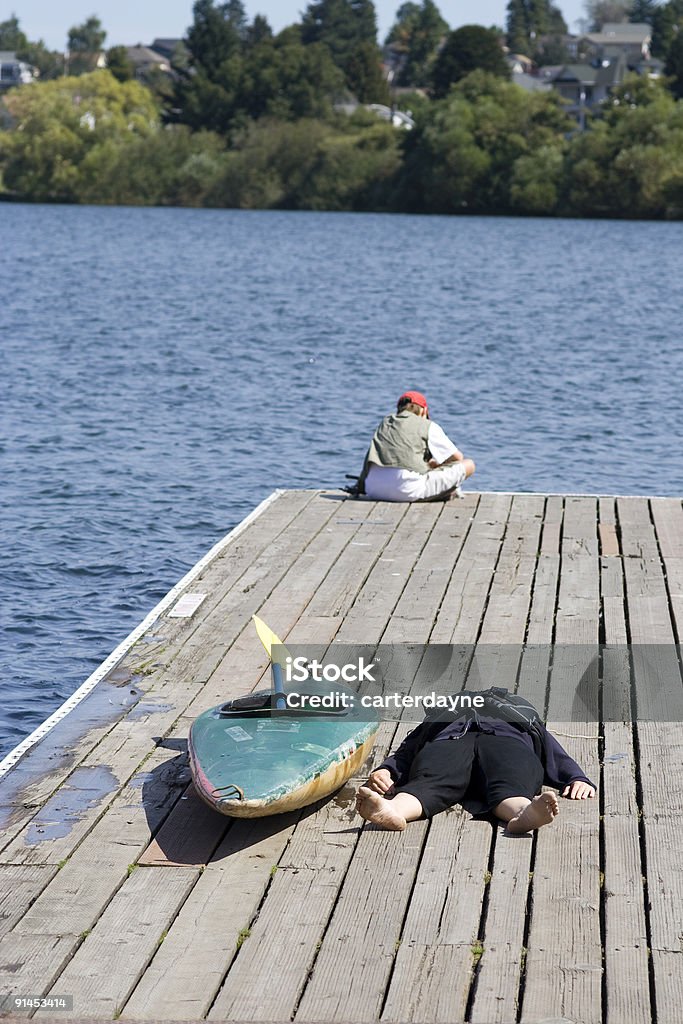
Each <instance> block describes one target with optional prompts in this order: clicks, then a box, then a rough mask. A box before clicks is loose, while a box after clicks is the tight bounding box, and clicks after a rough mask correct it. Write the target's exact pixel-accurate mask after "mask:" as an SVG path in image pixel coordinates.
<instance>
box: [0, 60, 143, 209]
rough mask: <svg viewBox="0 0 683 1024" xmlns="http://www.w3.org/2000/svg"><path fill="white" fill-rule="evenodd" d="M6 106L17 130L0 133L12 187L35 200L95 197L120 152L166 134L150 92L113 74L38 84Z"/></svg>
mask: <svg viewBox="0 0 683 1024" xmlns="http://www.w3.org/2000/svg"><path fill="white" fill-rule="evenodd" d="M4 102H5V106H6V108H7V109H8V111H9V114H10V117H11V118H12V121H13V126H14V127H13V130H11V131H7V132H2V133H0V164H2V167H3V181H4V185H5V188H7V189H9V190H10V191H13V192H15V193H16V194H18V195H20V196H25V197H27V198H30V199H33V200H39V201H41V200H55V199H56V200H60V201H64V202H77V201H79V200H81V199H82V198H84V197H86V196H92V195H93V194H94V193H95V192H96V191H97V188H98V187H99V186H98V181H99V175H100V174H101V173H102V168H103V166H104V165H106V163H107V161H108V160H109V159H110V157H111V155H112V154H113V153H115V152H117V151H118V149H119V148H120V147H121V146H126V145H128V144H130V143H132V142H134V140H135V139H136V138H139V137H146V136H149V135H151V134H153V133H155V132H158V131H159V130H160V126H159V115H158V108H157V105H156V103H155V101H154V98H153V97H152V94H151V93H150V91H149V90H148V89H145V87H144V86H142V85H140V84H139V83H138V82H124V83H121V82H117V81H116V79H115V78H114V77H113V75H110V74H109V73H108V72H107V71H97V72H93V73H91V74H86V75H81V76H80V77H78V78H74V77H69V78H60V79H56V80H54V81H51V82H38V83H36V84H35V85H33V86H31V88H30V89H15V90H13V91H12V92H11V94H9V95H8V96H6V97H5V99H4Z"/></svg>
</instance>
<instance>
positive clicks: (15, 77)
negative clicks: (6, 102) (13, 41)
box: [0, 50, 37, 89]
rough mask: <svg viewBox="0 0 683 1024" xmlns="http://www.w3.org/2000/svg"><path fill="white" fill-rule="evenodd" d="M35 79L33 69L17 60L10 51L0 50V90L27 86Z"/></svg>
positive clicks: (14, 54)
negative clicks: (15, 86) (14, 86)
mask: <svg viewBox="0 0 683 1024" xmlns="http://www.w3.org/2000/svg"><path fill="white" fill-rule="evenodd" d="M36 77H37V74H36V70H35V68H32V67H31V65H30V64H26V63H25V62H24V61H23V60H19V58H18V57H17V55H16V53H14V51H12V50H0V89H9V88H10V87H11V86H13V85H27V84H28V83H29V82H33V81H34V79H35V78H36Z"/></svg>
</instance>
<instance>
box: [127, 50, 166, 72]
mask: <svg viewBox="0 0 683 1024" xmlns="http://www.w3.org/2000/svg"><path fill="white" fill-rule="evenodd" d="M126 57H127V58H128V60H129V61H130V63H131V64H132V65H133V67H134V68H135V77H136V78H147V76H148V75H149V74H150V72H154V71H161V72H163V73H164V74H170V73H171V61H170V58H168V57H166V56H165V54H163V53H161V52H160V51H159V50H155V49H153V48H152V47H150V46H142V44H141V43H138V45H137V46H127V47H126Z"/></svg>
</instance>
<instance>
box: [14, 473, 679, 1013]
mask: <svg viewBox="0 0 683 1024" xmlns="http://www.w3.org/2000/svg"><path fill="white" fill-rule="evenodd" d="M187 589H188V593H189V594H201V595H205V597H204V598H203V600H201V603H198V602H199V598H197V599H196V600H195V601H194V602H193V601H192V600H190V601H189V602H187V601H186V605H188V607H189V610H190V612H191V613H190V614H187V615H185V616H183V615H175V614H173V612H174V608H175V609H176V611H177V610H178V609H177V606H173V607H172V608H171V609H169V611H167V612H164V613H163V614H162V615H161V616H160V617H159V618H158V619H157V621H156V622H154V623H153V624H152V625H150V627H149V628H148V629H147V631H146V633H145V634H144V635H143V636H142V637H141V638H139V639H138V641H137V642H136V643H135V644H134V646H132V648H131V649H130V650H129V651H128V653H127V654H125V656H124V657H123V659H122V660H121V662H120V664H119V665H118V666H116V668H114V669H113V670H112V671H111V672H110V673H109V675H108V676H107V678H106V679H105V680H103V682H101V683H100V684H99V685H98V686H97V687H96V688H95V690H94V691H93V692H92V694H91V695H90V696H89V697H87V698H86V699H85V700H84V701H83V702H82V703H81V704H80V705H79V707H78V708H77V709H76V710H75V711H74V712H72V713H71V714H70V715H68V716H67V717H66V718H65V720H64V721H63V722H62V723H60V724H59V725H57V726H56V727H55V728H54V729H53V730H52V731H51V732H50V733H48V735H47V736H46V737H45V738H44V739H42V740H41V742H40V743H38V744H37V745H36V746H35V747H34V748H33V749H32V750H31V751H30V752H29V753H27V754H26V755H25V756H24V757H23V758H22V759H21V760H20V761H19V762H18V764H17V765H16V766H15V767H13V768H12V769H11V770H10V771H9V772H8V773H7V775H6V776H5V777H4V779H3V780H2V782H0V821H1V822H2V826H3V833H2V842H1V850H0V993H2V994H4V995H9V994H12V995H16V996H20V997H21V996H23V997H29V996H31V997H36V996H47V997H63V996H72V997H73V1009H72V1010H68V1011H62V1012H53V1011H51V1010H49V1009H46V1010H41V1011H38V1012H37V1014H36V1016H38V1017H48V1018H50V1019H55V1020H72V1021H75V1020H82V1019H113V1018H121V1019H123V1020H157V1021H158V1020H173V1021H185V1020H198V1019H208V1020H224V1021H264V1022H265V1021H270V1022H286V1021H290V1020H294V1021H296V1022H329V1024H333V1022H335V1024H336V1022H339V1024H342V1022H344V1024H355V1022H370V1021H386V1022H399V1021H402V1022H409V1021H410V1022H425V1024H426V1022H435V1024H436V1022H438V1024H441V1022H443V1024H447V1022H450V1024H455V1022H463V1021H467V1022H472V1024H475V1022H476V1024H494V1022H496V1024H497V1022H504V1024H508V1022H509V1024H512V1022H517V1021H521V1022H529V1024H531V1022H541V1021H545V1022H549V1021H554V1022H557V1021H565V1022H570V1021H571V1022H581V1024H646V1022H647V1024H676V1022H680V1021H681V1019H683V1018H682V1016H681V1014H682V1012H683V1011H682V1010H681V1007H682V1006H683V970H682V966H683V867H682V863H683V862H682V861H681V857H680V849H679V844H680V834H681V814H682V812H683V807H682V806H681V804H682V802H683V784H682V783H681V768H682V766H683V758H682V751H683V727H682V726H681V724H680V723H681V721H682V720H683V715H680V714H679V716H678V717H676V714H678V712H680V710H681V707H680V703H681V693H683V686H682V685H681V671H680V660H679V649H678V647H677V644H678V643H679V641H680V639H681V635H682V634H683V508H682V506H681V502H680V501H679V500H675V499H663V498H662V499H656V498H653V499H646V498H631V497H626V498H616V499H615V498H612V497H604V498H603V497H600V498H596V497H583V496H564V497H563V496H545V495H540V494H515V495H511V494H474V493H467V494H466V495H465V496H464V498H462V499H461V500H456V501H452V502H450V503H448V504H443V505H442V504H424V505H392V504H380V503H373V502H365V501H353V500H351V499H347V498H345V497H344V496H343V495H341V494H340V493H338V492H319V491H287V492H283V493H280V494H279V495H278V496H277V498H276V500H274V501H272V502H270V503H269V504H268V505H267V507H266V508H264V510H263V511H262V512H261V514H260V515H258V516H257V517H256V518H254V519H253V520H252V521H251V522H250V523H249V525H248V527H247V528H246V529H245V530H243V531H242V532H241V533H239V535H238V536H236V537H235V538H234V539H233V540H232V541H231V542H230V543H228V544H226V545H225V546H223V547H222V548H221V550H220V551H219V552H218V553H217V554H216V556H215V557H214V558H212V559H210V560H209V561H208V562H207V564H206V565H204V567H203V568H202V570H201V572H200V573H199V574H198V575H197V576H196V578H195V579H194V580H193V581H192V583H191V584H190V585H189V587H188V588H187ZM197 604H198V607H196V610H194V611H193V612H192V607H193V605H197ZM180 611H182V606H181V609H180ZM253 613H258V614H259V615H260V616H262V617H263V618H264V619H265V620H266V621H267V622H268V623H269V624H270V625H271V626H272V627H273V628H274V629H275V630H276V631H277V632H278V633H279V634H280V635H281V636H282V637H283V638H285V639H287V640H289V641H291V642H299V643H326V642H331V641H345V642H349V643H361V642H362V643H368V644H376V643H379V642H382V643H385V644H386V643H394V642H402V641H411V642H416V643H427V642H433V643H437V642H438V643H453V644H463V645H466V644H478V645H509V650H511V651H516V652H517V655H516V656H513V657H512V658H510V659H509V663H508V664H507V667H506V668H505V667H499V669H498V670H497V678H498V680H499V681H500V679H501V675H500V673H501V671H503V672H508V673H509V683H510V685H511V686H512V687H514V685H515V679H516V676H517V672H518V669H519V668H520V664H519V662H520V660H521V662H522V665H521V668H522V674H523V678H524V680H525V689H524V692H525V693H527V695H528V696H530V697H531V698H532V699H533V700H534V701H535V702H536V703H537V704H538V705H541V706H543V705H544V704H546V713H547V717H548V721H549V724H550V726H551V728H553V727H555V728H556V729H557V731H558V732H561V733H562V736H561V737H560V738H561V742H562V743H563V744H564V745H565V746H566V747H567V749H568V750H569V751H570V753H572V755H573V756H574V757H575V758H576V759H577V760H578V761H579V762H580V763H581V764H582V765H583V766H584V767H585V770H586V772H587V773H588V775H589V776H591V777H592V778H593V779H594V780H596V781H597V782H599V785H600V791H599V800H595V801H589V802H582V803H570V802H569V801H566V800H565V801H562V802H561V804H562V806H561V814H560V817H559V819H558V820H557V822H556V823H555V824H553V825H552V826H549V827H547V828H545V829H543V830H541V832H540V833H538V834H537V836H536V837H535V838H533V839H532V838H522V839H510V838H506V837H505V836H504V835H503V834H502V831H501V830H500V829H495V828H493V827H492V825H491V824H489V823H488V822H485V821H474V820H471V819H470V817H469V815H468V814H466V813H464V812H463V811H461V810H460V809H459V808H455V809H453V810H452V811H449V812H447V813H445V814H441V815H438V816H437V817H436V818H434V819H433V821H432V822H431V823H427V822H417V823H414V824H412V825H410V826H409V827H408V829H407V830H406V831H405V832H403V833H385V832H381V831H379V830H376V829H375V828H374V827H371V826H365V827H362V826H363V822H362V821H361V820H360V819H359V818H358V817H357V816H356V815H355V813H354V810H353V793H354V791H355V787H356V785H357V783H358V782H359V781H360V780H355V781H354V784H349V785H347V786H346V787H345V788H344V789H343V790H342V791H341V792H340V793H339V794H338V795H337V796H336V797H333V798H331V799H329V800H328V801H326V802H324V803H323V804H322V805H315V806H313V807H311V808H307V809H305V810H304V811H303V812H298V813H296V814H293V815H291V816H288V817H274V818H265V819H259V820H253V821H232V822H231V821H230V820H229V819H225V818H223V817H221V816H219V815H217V814H215V813H214V812H212V811H210V810H209V809H208V808H206V807H205V806H204V805H203V804H201V803H200V802H199V801H198V799H197V798H196V797H195V795H194V793H193V791H192V788H191V785H190V784H189V774H188V769H187V750H186V740H187V734H188V728H189V725H190V723H191V722H192V720H193V718H194V717H195V716H196V715H197V714H198V713H200V712H202V711H204V710H206V709H207V708H209V707H212V706H213V705H215V704H217V703H219V702H220V701H221V700H224V699H226V698H227V697H229V696H233V695H237V694H240V693H245V692H247V691H249V690H252V689H254V688H257V687H258V686H259V684H261V685H263V681H264V677H265V676H266V673H267V662H266V657H265V654H264V652H263V650H262V648H261V646H260V644H259V642H258V639H257V637H256V634H255V632H254V630H253V627H252V625H251V623H250V617H251V615H252V614H253ZM525 644H526V645H527V647H526V648H524V646H523V645H525ZM551 644H556V645H558V647H557V648H556V651H557V650H559V651H560V654H559V655H558V654H556V655H555V656H554V658H553V663H552V664H550V651H551V646H550V645H551ZM599 644H608V645H610V647H609V650H608V651H606V652H605V653H604V655H602V656H601V657H600V656H596V652H597V651H598V645H599ZM628 644H632V645H638V644H648V645H657V648H656V650H657V651H658V652H659V653H658V655H657V658H659V659H660V661H658V663H657V665H656V666H655V671H656V672H659V673H660V676H661V681H662V687H663V688H664V689H665V690H666V692H667V694H668V700H669V703H668V704H667V707H670V708H674V709H676V708H677V709H678V712H676V713H672V714H670V716H669V720H660V719H661V718H662V717H663V716H662V715H661V714H659V713H658V709H657V708H656V707H654V705H653V708H654V710H653V712H652V715H651V720H649V721H648V720H643V721H636V722H631V721H630V711H629V709H630V695H629V693H627V692H622V690H620V686H622V681H623V680H625V679H626V678H627V676H628V668H629V648H628V646H627V645H628ZM579 677H581V678H583V679H584V680H585V679H588V681H589V683H590V684H591V685H592V686H594V688H595V689H596V691H599V692H603V691H604V693H605V694H606V695H608V697H607V696H606V698H605V699H606V700H607V699H609V701H610V702H614V701H615V700H616V701H617V702H619V701H620V700H621V701H622V702H623V707H624V709H625V713H624V715H623V716H622V719H623V720H619V717H620V716H619V715H618V714H617V715H615V714H614V713H613V712H614V709H612V710H611V711H609V713H608V710H609V709H606V708H604V707H603V712H604V714H603V716H597V717H596V718H595V719H594V720H590V721H583V722H577V721H576V720H575V715H574V714H573V713H572V709H571V708H570V707H569V706H568V703H567V697H566V694H567V692H569V690H568V689H567V687H563V686H562V685H560V681H561V680H562V679H565V680H567V679H569V678H571V679H576V678H579ZM608 682H609V683H610V685H609V686H608V685H607V683H608ZM624 685H625V684H624ZM601 688H602V690H601ZM570 689H571V688H570ZM652 692H654V691H652ZM649 699H650V689H648V688H647V687H646V685H645V683H643V684H642V687H641V690H640V691H639V708H641V707H644V708H647V707H648V706H649V705H648V700H649ZM652 699H653V700H655V698H654V697H652ZM618 706H619V705H618V704H617V709H618ZM601 717H602V718H603V719H604V720H602V721H601V720H600V719H601ZM641 717H643V716H642V714H641ZM406 729H407V726H406V725H405V724H400V723H399V725H398V726H396V725H395V724H393V725H392V724H390V723H383V724H382V726H381V728H380V733H379V738H378V743H377V746H376V749H375V753H374V757H373V760H374V763H379V760H380V759H381V758H382V757H383V755H384V752H385V751H386V749H387V748H388V747H390V746H392V745H393V744H394V743H395V741H396V738H397V737H398V738H400V737H401V736H402V735H404V734H405V732H406ZM32 1012H33V1011H31V1010H24V1011H22V1013H23V1015H30V1014H31V1013H32Z"/></svg>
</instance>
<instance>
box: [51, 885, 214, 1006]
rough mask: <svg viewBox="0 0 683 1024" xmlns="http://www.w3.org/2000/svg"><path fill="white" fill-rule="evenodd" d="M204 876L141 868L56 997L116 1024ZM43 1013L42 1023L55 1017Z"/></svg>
mask: <svg viewBox="0 0 683 1024" xmlns="http://www.w3.org/2000/svg"><path fill="white" fill-rule="evenodd" d="M198 877H199V872H198V871H197V870H196V869H194V868H173V869H167V868H139V869H137V870H136V871H134V872H133V873H132V874H131V875H130V877H129V878H128V879H127V880H126V882H125V883H124V884H123V886H122V887H121V889H120V890H119V891H118V892H117V894H116V896H115V897H114V899H113V900H112V901H111V903H110V904H109V906H108V907H107V909H106V910H105V911H104V913H103V914H102V917H101V918H100V919H99V921H98V922H97V924H96V926H95V927H94V928H93V930H92V932H91V933H90V934H89V935H87V936H86V938H85V941H84V942H83V943H82V944H81V946H80V947H79V948H78V950H77V952H76V953H75V955H74V957H73V959H72V960H70V961H69V963H68V965H67V966H66V967H65V969H64V971H63V972H62V974H61V975H60V977H59V980H58V981H57V982H56V983H55V985H56V987H53V989H52V991H53V992H54V993H55V994H57V989H58V990H59V993H65V992H68V993H69V994H70V995H73V997H74V1012H75V1013H80V1014H82V1013H85V1012H87V1013H88V1016H90V1017H93V1018H96V1019H102V1018H105V1019H111V1018H112V1017H114V1016H116V1015H117V1014H118V1013H119V1011H120V1008H121V1007H122V1006H123V1004H124V1003H125V1001H126V999H127V998H128V996H129V995H130V993H131V992H132V990H133V988H134V987H135V985H136V983H137V981H138V979H139V978H140V976H141V974H142V972H143V971H144V969H145V967H146V966H147V964H148V963H149V961H150V960H151V959H152V957H153V956H154V953H155V952H156V950H157V948H158V946H159V944H160V942H162V941H163V938H164V933H165V931H166V929H167V928H168V926H169V924H170V923H171V921H172V920H173V918H174V917H175V915H176V913H177V912H178V909H179V907H180V906H181V905H182V903H183V901H184V899H185V898H186V896H187V894H188V892H189V890H190V889H191V888H192V886H193V885H194V884H195V882H196V880H197V878H198ZM51 1016H52V1014H51V1012H49V1011H45V1012H44V1013H43V1011H40V1012H38V1013H37V1014H36V1017H38V1018H41V1017H51Z"/></svg>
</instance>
